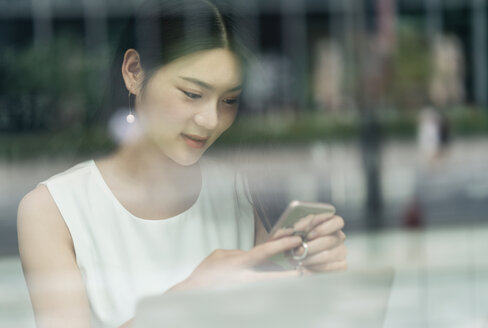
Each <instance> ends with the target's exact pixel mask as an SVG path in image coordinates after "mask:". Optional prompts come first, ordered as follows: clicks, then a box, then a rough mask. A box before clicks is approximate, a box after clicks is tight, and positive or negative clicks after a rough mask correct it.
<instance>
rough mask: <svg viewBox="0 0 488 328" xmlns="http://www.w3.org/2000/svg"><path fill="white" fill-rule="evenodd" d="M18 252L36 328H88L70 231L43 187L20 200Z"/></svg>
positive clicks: (84, 297)
mask: <svg viewBox="0 0 488 328" xmlns="http://www.w3.org/2000/svg"><path fill="white" fill-rule="evenodd" d="M17 231H18V237H19V252H20V259H21V262H22V268H23V271H24V276H25V279H26V282H27V286H28V289H29V294H30V298H31V302H32V306H33V309H34V314H35V318H36V322H37V326H38V327H41V328H43V327H90V309H89V303H88V298H87V295H86V291H85V288H84V284H83V280H82V277H81V274H80V270H79V268H78V265H77V264H76V258H75V252H74V248H73V242H72V238H71V235H70V233H69V230H68V228H67V226H66V224H65V223H64V220H63V218H62V216H61V213H60V212H59V210H58V208H57V206H56V204H55V203H54V200H53V199H52V197H51V195H50V193H49V191H48V189H47V188H46V186H44V185H39V186H38V187H37V188H35V189H34V190H32V191H31V192H29V193H28V194H27V195H25V196H24V198H23V199H22V200H21V202H20V204H19V207H18V212H17Z"/></svg>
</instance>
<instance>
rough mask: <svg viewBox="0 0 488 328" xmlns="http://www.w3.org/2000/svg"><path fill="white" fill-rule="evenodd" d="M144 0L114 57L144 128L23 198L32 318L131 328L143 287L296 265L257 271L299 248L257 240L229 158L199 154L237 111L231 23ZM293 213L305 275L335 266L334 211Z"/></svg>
mask: <svg viewBox="0 0 488 328" xmlns="http://www.w3.org/2000/svg"><path fill="white" fill-rule="evenodd" d="M143 8H144V9H143V10H142V11H141V13H140V14H139V16H138V18H137V19H136V21H135V22H136V30H137V31H139V32H138V38H137V40H138V44H137V45H135V46H134V47H128V48H126V49H124V50H125V51H124V53H123V56H122V58H121V60H122V64H121V65H120V66H119V67H120V68H119V69H121V71H122V78H121V80H123V82H124V86H125V90H126V92H128V93H129V98H130V99H129V102H131V103H132V104H131V106H133V107H134V114H135V122H134V124H137V126H138V127H139V131H140V133H139V134H137V135H136V136H135V137H134V138H133V139H132V140H130V141H129V142H126V143H124V144H121V145H120V147H119V148H118V149H117V150H116V151H115V152H113V153H111V154H109V155H108V156H105V157H102V158H98V159H96V160H95V159H90V160H87V161H85V162H82V163H79V164H77V165H75V166H73V167H71V168H70V169H68V170H66V171H64V172H61V173H59V174H56V175H54V176H52V177H50V178H49V179H47V180H45V181H42V182H40V183H39V184H38V185H37V187H36V188H35V189H34V190H32V191H31V192H29V193H28V194H27V195H25V196H24V198H23V199H22V201H21V202H20V204H19V208H18V234H19V250H20V255H21V260H22V265H23V269H24V274H25V278H26V281H27V284H28V288H29V292H30V296H31V301H32V304H33V308H34V312H35V315H36V321H37V323H38V325H39V326H40V327H91V326H103V327H119V326H121V325H122V326H124V327H128V326H130V324H131V318H132V317H133V315H134V310H135V306H136V304H137V302H138V300H140V299H141V298H143V297H145V296H149V295H156V294H163V293H165V292H173V291H176V290H184V289H193V288H199V287H203V286H213V285H225V284H235V283H242V282H244V281H255V280H260V279H273V278H279V277H290V276H296V275H299V274H300V273H303V271H301V270H300V271H297V270H292V271H260V270H257V269H256V267H257V266H258V265H260V264H262V263H264V262H265V261H266V260H267V259H268V258H270V257H271V256H273V255H274V254H278V253H281V252H284V251H287V250H291V249H296V253H297V254H302V253H303V252H304V251H305V250H304V249H299V247H300V245H301V243H302V239H301V237H298V236H290V235H285V236H281V237H278V236H273V238H271V239H269V240H267V241H264V240H265V238H266V237H267V236H266V231H265V229H264V228H263V224H262V222H261V220H260V219H259V218H258V216H257V215H255V213H256V210H255V209H254V207H253V206H252V205H251V204H250V202H248V199H249V197H248V196H249V190H247V188H246V182H245V180H244V179H243V177H242V176H240V175H239V176H238V177H239V179H237V180H236V182H237V183H235V184H234V179H233V177H234V172H233V171H232V170H231V169H230V168H228V167H227V166H223V165H221V164H219V163H215V162H210V161H206V160H205V159H202V160H201V158H202V155H203V153H204V152H205V150H206V149H208V147H210V145H211V144H212V143H213V142H214V141H215V140H216V139H217V138H218V137H219V136H220V135H221V134H222V133H223V132H224V131H225V130H226V129H228V128H229V127H230V126H231V125H232V123H233V122H234V120H235V118H236V115H237V113H238V110H239V109H238V107H239V97H240V94H241V93H242V92H243V88H244V82H245V67H246V65H245V64H246V58H247V55H246V48H245V47H244V46H243V41H242V39H241V38H239V33H240V31H239V28H238V26H237V25H236V24H235V20H234V19H232V17H231V16H230V14H229V13H228V12H227V11H226V10H222V9H221V7H220V5H219V6H217V5H216V4H213V3H211V2H209V1H206V0H186V1H183V2H182V1H180V0H165V1H158V2H155V4H153V5H148V6H146V7H143ZM189 15H190V16H189ZM185 17H190V19H185ZM124 98H125V99H127V96H125V97H124ZM302 223H304V224H305V225H306V226H307V229H308V231H309V233H308V236H307V239H308V255H307V257H306V258H305V259H304V260H303V262H302V265H303V268H304V272H305V273H311V272H325V271H332V270H341V269H345V267H346V261H345V248H344V244H343V241H344V237H345V236H344V234H343V233H342V231H341V229H342V227H343V225H344V221H343V220H342V218H340V217H337V216H334V217H328V216H320V215H317V216H310V217H307V218H306V219H304V221H303V222H302Z"/></svg>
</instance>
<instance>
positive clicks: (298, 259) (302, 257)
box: [291, 241, 308, 261]
mask: <svg viewBox="0 0 488 328" xmlns="http://www.w3.org/2000/svg"><path fill="white" fill-rule="evenodd" d="M302 247H303V249H304V250H303V254H302V255H297V254H295V249H292V250H291V258H292V259H293V260H295V261H301V260H303V259H305V258H306V257H307V254H308V244H307V243H306V242H304V241H302Z"/></svg>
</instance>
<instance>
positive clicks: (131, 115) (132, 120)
mask: <svg viewBox="0 0 488 328" xmlns="http://www.w3.org/2000/svg"><path fill="white" fill-rule="evenodd" d="M130 95H131V92H130V91H129V115H127V117H126V119H127V123H133V122H134V120H135V119H136V118H135V116H134V114H132V106H131V104H130Z"/></svg>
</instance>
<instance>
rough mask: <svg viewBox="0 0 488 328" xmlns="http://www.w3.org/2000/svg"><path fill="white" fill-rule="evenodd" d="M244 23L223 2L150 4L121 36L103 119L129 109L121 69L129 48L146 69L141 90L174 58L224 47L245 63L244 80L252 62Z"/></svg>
mask: <svg viewBox="0 0 488 328" xmlns="http://www.w3.org/2000/svg"><path fill="white" fill-rule="evenodd" d="M249 36H250V35H249V34H248V33H247V32H246V28H245V24H243V23H242V21H239V22H238V21H237V19H236V16H235V15H234V14H233V8H232V6H231V5H230V4H229V3H228V2H226V1H222V0H217V1H216V0H212V1H208V0H147V1H145V2H144V3H143V4H142V5H141V7H140V8H139V9H138V10H137V12H136V13H135V14H134V15H133V17H131V18H130V19H129V20H128V22H127V24H126V26H125V28H124V29H123V30H122V33H121V34H120V39H119V42H118V46H117V47H116V50H115V52H114V54H113V58H114V59H113V61H112V65H111V68H110V73H109V81H108V82H109V83H108V86H107V90H106V94H105V97H104V99H103V101H102V106H101V111H100V113H99V114H100V116H101V117H100V119H101V120H102V121H104V120H106V119H108V118H109V116H110V114H111V113H112V112H113V111H114V110H116V109H117V108H121V107H127V103H128V100H127V93H128V92H127V90H126V88H125V85H124V83H123V79H122V74H121V66H122V62H123V57H124V53H125V51H126V50H127V49H131V48H133V49H136V50H137V51H138V52H139V55H140V58H141V66H142V68H143V70H144V77H145V78H144V81H143V83H142V88H143V90H144V87H145V86H146V85H147V82H148V81H149V80H150V79H151V77H152V76H153V74H154V72H155V71H157V70H158V69H159V68H160V67H161V66H163V65H165V64H168V63H170V62H172V61H173V60H175V59H178V58H180V57H183V56H185V55H189V54H192V53H195V52H198V51H203V50H210V49H215V48H225V49H228V50H230V51H232V52H233V53H234V54H235V55H236V56H237V57H238V58H239V59H240V63H241V64H242V68H243V72H244V79H245V78H246V72H247V69H246V67H247V64H248V63H249V61H250V60H251V58H252V56H253V55H252V53H253V52H252V51H251V49H250V44H252V42H249Z"/></svg>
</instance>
